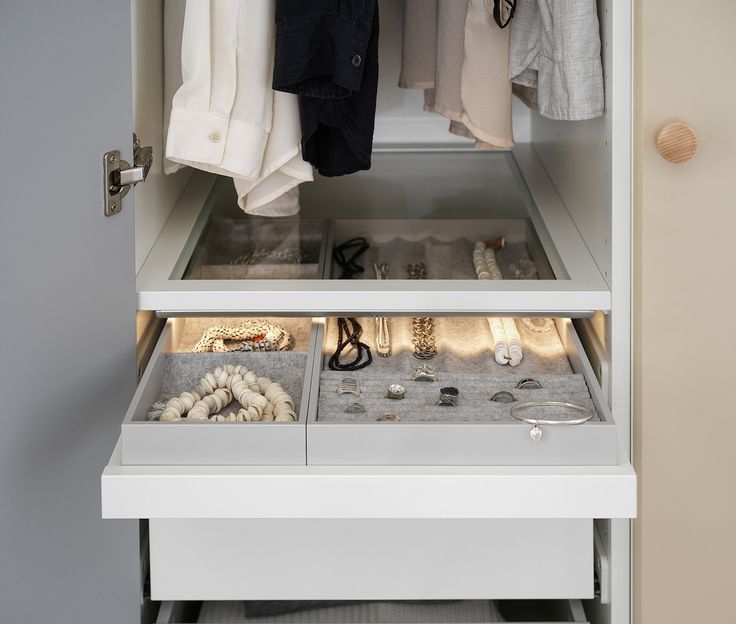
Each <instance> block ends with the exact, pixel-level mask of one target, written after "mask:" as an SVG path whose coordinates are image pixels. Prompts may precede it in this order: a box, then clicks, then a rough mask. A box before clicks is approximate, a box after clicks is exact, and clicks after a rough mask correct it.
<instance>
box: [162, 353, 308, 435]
mask: <svg viewBox="0 0 736 624" xmlns="http://www.w3.org/2000/svg"><path fill="white" fill-rule="evenodd" d="M163 358H164V379H163V384H162V387H161V394H160V395H159V399H160V400H162V401H166V400H168V399H170V398H172V397H175V396H178V395H179V394H181V393H182V392H185V391H188V390H191V389H192V388H193V387H194V386H196V385H197V384H198V383H199V380H200V379H201V378H202V377H203V376H204V375H205V374H206V373H208V372H211V371H213V370H214V369H215V368H217V367H218V366H222V365H224V364H233V365H235V364H243V365H245V366H247V367H248V369H249V370H252V371H253V372H254V373H255V374H256V375H258V376H259V377H268V378H270V379H271V380H272V381H276V382H278V383H280V384H281V385H282V386H283V388H284V390H285V391H286V392H288V393H289V395H290V396H291V398H292V399H293V400H294V407H295V408H296V413H297V415H299V417H300V420H301V414H300V409H301V399H302V389H303V387H304V375H305V368H306V365H307V359H308V354H307V353H306V352H304V351H277V352H269V353H261V352H251V353H240V352H236V353H166V354H164V355H163ZM239 409H240V404H239V403H238V402H237V401H232V402H231V403H230V405H227V406H225V407H224V408H223V409H222V411H220V412H218V413H220V414H228V413H230V412H236V413H237V411H238V410H239ZM242 424H243V425H245V426H247V425H248V424H249V423H242ZM213 426H216V425H215V424H213Z"/></svg>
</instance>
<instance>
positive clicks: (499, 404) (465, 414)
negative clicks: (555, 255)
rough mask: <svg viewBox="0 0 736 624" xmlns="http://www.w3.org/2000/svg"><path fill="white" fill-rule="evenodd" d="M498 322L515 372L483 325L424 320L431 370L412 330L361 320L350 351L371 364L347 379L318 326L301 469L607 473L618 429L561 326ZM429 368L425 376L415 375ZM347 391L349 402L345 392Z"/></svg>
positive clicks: (332, 340)
mask: <svg viewBox="0 0 736 624" xmlns="http://www.w3.org/2000/svg"><path fill="white" fill-rule="evenodd" d="M505 321H506V322H507V327H509V325H508V323H510V326H511V327H512V328H513V327H515V328H516V329H517V330H518V334H519V338H520V343H521V345H522V351H523V358H522V360H521V362H520V363H518V365H516V366H511V365H509V364H505V365H501V364H500V363H499V362H498V361H497V360H496V357H495V354H494V341H493V339H492V332H491V329H490V327H491V323H492V321H491V320H489V319H488V318H482V317H437V318H434V319H432V325H431V327H432V334H433V336H434V342H433V344H434V347H435V349H436V355H434V357H432V358H431V359H417V357H416V355H417V349H416V347H415V344H414V342H415V341H416V338H417V326H416V321H415V319H412V318H406V317H385V318H383V317H379V318H359V319H357V322H358V325H359V326H360V327H361V328H362V334H361V337H360V340H361V341H362V342H363V343H364V344H366V345H367V346H370V347H371V348H372V349H374V351H373V353H374V355H373V358H372V360H373V361H372V362H371V363H370V364H369V365H368V366H366V367H365V368H361V369H359V370H351V367H350V366H349V364H350V363H351V362H352V360H353V358H354V354H355V351H350V350H347V351H346V352H344V353H343V354H342V355H341V357H340V359H339V361H338V360H336V358H335V353H336V352H337V346H338V344H339V340H340V336H339V331H338V327H339V324H338V320H337V319H334V318H327V319H326V321H325V326H324V329H323V330H322V336H321V339H320V342H321V344H322V353H321V357H320V358H319V359H317V360H315V361H316V363H317V364H318V368H319V370H318V372H317V373H315V379H314V381H313V384H317V383H319V391H318V392H313V393H312V395H311V397H310V409H309V420H308V423H307V430H308V434H307V444H308V462H309V463H310V464H315V465H340V464H353V465H355V464H361V465H392V464H396V465H525V464H526V465H614V464H616V462H617V440H616V427H615V424H614V422H613V420H612V418H611V414H610V411H609V409H608V407H607V405H606V400H605V398H604V396H603V393H602V391H601V388H600V384H599V382H598V380H597V379H596V377H595V375H594V374H593V370H592V367H591V365H590V362H589V361H588V358H587V356H586V354H585V352H584V350H583V347H582V345H581V343H580V340H579V338H578V336H577V333H576V332H575V329H574V327H573V324H572V322H571V321H570V319H562V318H558V319H551V318H544V317H523V318H516V319H505ZM348 323H349V325H348V326H349V327H350V328H352V327H354V326H353V325H352V324H350V323H352V321H349V322H348ZM382 326H383V329H381V327H382ZM343 327H345V325H343ZM386 328H388V334H389V335H390V337H391V341H390V344H391V353H390V355H388V356H387V357H379V356H377V355H375V353H376V351H375V346H376V341H375V337H376V335H377V334H380V333H381V331H383V333H384V334H385V332H386ZM420 351H421V350H420ZM384 352H385V350H384ZM419 355H421V352H420V353H419ZM502 361H504V362H505V361H506V360H503V359H502ZM428 366H429V367H431V371H430V372H431V374H430V375H429V376H428V375H418V373H419V372H420V370H421V369H422V368H426V367H428ZM336 367H338V368H341V367H344V368H342V369H340V370H335V368H336ZM317 378H318V381H317ZM350 384H352V385H353V386H357V388H358V389H357V391H355V392H350V388H349V387H347V386H350ZM397 386H398V391H399V396H398V397H396V396H395V393H396V390H397ZM446 388H449V389H450V391H451V392H454V393H455V395H456V400H455V401H453V402H454V403H455V405H447V404H446V403H447V402H446V401H445V402H443V400H442V397H443V392H445V390H444V389H446ZM392 394H393V396H392ZM402 397H403V398H402ZM535 403H544V405H534V404H535ZM550 403H556V404H555V405H550ZM561 404H562V405H561ZM581 415H582V417H583V418H584V419H585V420H584V422H580V421H581ZM540 421H544V422H540Z"/></svg>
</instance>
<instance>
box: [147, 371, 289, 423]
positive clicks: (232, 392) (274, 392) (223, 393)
mask: <svg viewBox="0 0 736 624" xmlns="http://www.w3.org/2000/svg"><path fill="white" fill-rule="evenodd" d="M233 397H234V398H235V400H236V401H237V402H238V403H240V405H241V409H240V410H239V411H238V413H237V414H236V413H234V412H230V413H229V414H228V415H227V416H225V415H223V414H217V412H219V411H220V410H221V409H222V408H223V407H225V406H227V405H229V404H230V402H231V401H232V400H233ZM148 418H149V420H160V421H161V422H177V421H181V420H185V419H186V420H197V421H209V422H254V421H275V422H290V421H295V420H297V416H296V411H295V408H294V401H293V400H292V398H291V397H290V396H289V394H288V393H287V392H286V391H285V390H284V389H283V388H282V387H281V384H278V383H275V382H273V381H271V380H270V379H269V378H268V377H258V376H257V375H256V374H255V373H253V372H252V371H249V370H248V368H247V367H245V366H243V365H240V364H239V365H237V366H233V365H232V364H226V365H225V366H218V367H217V368H216V369H215V370H214V371H212V372H211V373H207V374H206V375H205V376H204V377H202V379H200V380H199V384H198V385H197V386H196V387H194V388H193V389H192V390H190V391H189V392H182V393H181V394H180V395H179V396H178V397H174V398H172V399H169V400H168V401H167V402H166V403H164V402H163V401H159V402H157V403H155V404H154V405H153V407H152V408H151V411H150V412H149V413H148Z"/></svg>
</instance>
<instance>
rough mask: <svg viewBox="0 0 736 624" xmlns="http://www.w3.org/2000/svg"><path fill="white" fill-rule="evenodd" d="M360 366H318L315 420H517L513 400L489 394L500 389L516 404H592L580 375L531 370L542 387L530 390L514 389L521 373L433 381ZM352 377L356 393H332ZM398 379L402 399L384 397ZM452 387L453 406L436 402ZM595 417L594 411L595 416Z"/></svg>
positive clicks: (570, 414)
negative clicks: (355, 410)
mask: <svg viewBox="0 0 736 624" xmlns="http://www.w3.org/2000/svg"><path fill="white" fill-rule="evenodd" d="M361 373H362V371H358V372H354V373H348V372H339V371H323V372H322V375H321V379H320V388H319V412H318V417H317V420H319V421H320V422H338V423H370V422H376V418H378V417H379V416H381V415H382V414H384V413H385V412H390V413H391V414H395V415H397V416H399V417H400V418H401V422H442V423H458V422H469V423H516V422H519V421H517V420H516V419H514V418H513V417H512V416H511V414H510V410H511V406H512V405H513V404H512V403H496V402H494V401H491V400H490V399H491V397H492V396H493V395H494V394H495V393H496V392H499V391H500V390H506V391H508V392H511V393H512V394H513V395H514V397H515V398H516V400H517V401H518V402H520V403H522V402H526V401H564V402H567V403H575V404H577V405H583V406H585V407H588V408H590V409H594V407H593V401H592V399H591V397H590V392H589V391H588V386H587V384H586V383H585V379H584V378H583V376H582V375H579V374H573V375H535V376H534V378H535V379H537V380H538V381H539V382H540V383H541V384H542V388H539V389H534V390H519V389H516V388H515V386H516V384H517V383H518V382H519V381H520V380H521V379H522V378H523V377H522V376H513V377H486V376H480V375H469V374H466V375H457V374H448V373H444V372H443V373H438V376H437V382H425V381H411V377H410V376H409V375H408V374H403V375H396V376H386V377H382V378H381V377H377V376H371V377H370V378H368V377H367V376H366V375H362V374H361ZM343 378H353V379H360V381H361V394H360V397H356V396H354V395H352V394H342V395H340V394H337V385H338V383H339V381H340V379H343ZM392 383H400V384H401V385H402V386H404V387H405V388H406V398H404V399H401V400H397V399H388V398H386V389H387V388H388V386H389V384H392ZM444 386H454V387H455V388H457V389H458V390H459V391H460V395H459V400H458V404H457V406H456V407H447V406H439V405H435V403H436V402H437V399H438V397H439V391H440V388H441V387H444ZM356 401H357V402H359V403H360V404H361V405H363V407H365V408H366V409H367V410H368V411H367V413H365V414H348V413H346V412H345V408H346V407H347V406H348V405H350V404H351V403H354V402H356ZM538 410H540V411H536V410H531V409H530V410H529V411H528V412H525V415H527V416H529V417H532V418H533V417H540V418H541V417H544V418H550V419H555V418H560V419H562V420H564V419H570V418H579V417H580V413H579V412H576V411H572V410H567V409H564V410H563V409H554V410H553V411H549V409H548V408H546V411H545V409H544V408H538ZM594 419H595V420H598V417H597V415H596V416H594Z"/></svg>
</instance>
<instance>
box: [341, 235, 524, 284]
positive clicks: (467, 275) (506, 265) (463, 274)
mask: <svg viewBox="0 0 736 624" xmlns="http://www.w3.org/2000/svg"><path fill="white" fill-rule="evenodd" d="M367 238H368V242H369V243H370V245H371V246H370V248H369V249H368V250H367V251H366V252H365V253H364V254H363V255H362V256H361V257H360V258H358V260H357V261H358V264H360V265H361V266H363V267H365V269H366V270H365V273H363V274H362V275H361V278H362V279H375V277H376V273H375V271H374V270H373V263H374V262H387V263H389V264H390V265H391V271H390V274H389V279H407V278H408V275H407V273H406V266H407V264H410V263H417V262H424V264H425V266H426V267H427V279H471V280H474V279H476V278H477V275H476V273H475V267H474V266H473V245H474V244H475V243H474V242H473V241H470V240H468V239H466V238H459V239H457V240H454V241H441V240H439V239H436V238H434V237H429V238H425V239H422V240H420V241H408V240H405V239H403V238H394V239H393V240H390V241H387V242H385V243H376V242H375V241H373V240H371V239H370V237H367ZM341 242H343V241H338V244H339V243H341ZM496 260H497V262H498V266H499V268H500V269H501V273H503V277H504V279H520V278H523V279H535V278H536V277H537V276H536V270H535V268H534V264H533V263H532V261H531V259H530V257H529V252H528V251H527V247H526V244H525V243H521V242H520V243H510V244H508V245H506V247H505V248H504V249H501V250H499V251H498V252H496ZM522 270H523V274H522ZM340 273H341V269H340V267H339V266H338V265H337V264H333V270H332V274H333V276H335V277H339V276H340Z"/></svg>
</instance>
